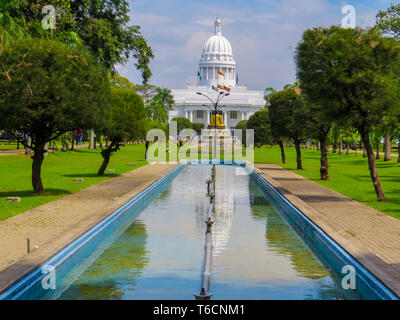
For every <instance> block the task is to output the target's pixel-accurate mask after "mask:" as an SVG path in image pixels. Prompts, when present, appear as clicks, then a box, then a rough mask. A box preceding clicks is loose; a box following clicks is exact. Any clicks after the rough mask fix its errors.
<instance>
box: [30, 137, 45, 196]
mask: <svg viewBox="0 0 400 320" xmlns="http://www.w3.org/2000/svg"><path fill="white" fill-rule="evenodd" d="M45 145H46V144H45V143H41V144H39V145H36V146H35V148H34V154H33V156H32V159H33V162H32V187H33V191H34V192H35V193H37V194H40V193H43V192H44V188H43V183H42V178H41V172H42V164H43V160H44V154H45Z"/></svg>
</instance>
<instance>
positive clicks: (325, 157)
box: [319, 135, 329, 180]
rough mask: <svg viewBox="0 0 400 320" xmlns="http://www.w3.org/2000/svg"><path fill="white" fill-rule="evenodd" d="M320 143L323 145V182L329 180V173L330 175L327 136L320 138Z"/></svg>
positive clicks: (321, 170) (321, 171) (321, 169)
mask: <svg viewBox="0 0 400 320" xmlns="http://www.w3.org/2000/svg"><path fill="white" fill-rule="evenodd" d="M320 143H321V168H320V170H319V171H320V173H321V180H329V173H328V153H327V150H326V147H327V145H326V135H322V136H320Z"/></svg>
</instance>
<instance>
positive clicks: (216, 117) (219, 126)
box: [207, 114, 226, 129]
mask: <svg viewBox="0 0 400 320" xmlns="http://www.w3.org/2000/svg"><path fill="white" fill-rule="evenodd" d="M215 121H216V123H217V129H226V126H225V125H224V124H223V120H222V116H221V115H220V114H217V115H212V116H211V123H210V124H209V125H208V127H207V128H208V129H214V128H215Z"/></svg>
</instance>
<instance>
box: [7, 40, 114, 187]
mask: <svg viewBox="0 0 400 320" xmlns="http://www.w3.org/2000/svg"><path fill="white" fill-rule="evenodd" d="M0 65H1V66H2V68H3V70H4V72H3V73H2V74H1V75H0V128H2V129H7V130H10V131H18V132H21V133H23V134H26V135H29V136H30V137H31V138H32V146H31V147H32V149H33V151H34V156H33V160H34V163H33V166H34V167H35V168H34V170H33V172H32V174H33V176H32V179H33V180H34V181H32V182H33V187H34V190H35V192H38V193H40V192H43V186H42V183H41V180H40V168H41V163H42V161H43V154H44V153H45V145H46V143H48V142H49V141H51V140H54V139H56V138H57V137H59V136H61V135H62V134H64V133H65V132H68V131H72V130H74V129H77V128H82V129H84V128H96V127H97V126H99V125H101V123H102V119H103V118H104V111H105V107H106V106H107V104H108V93H109V83H108V81H107V74H106V72H105V70H104V69H103V68H102V67H101V66H100V65H99V64H97V63H96V61H95V60H94V59H93V58H92V57H91V56H90V55H89V54H88V52H87V51H84V50H81V49H76V48H71V47H68V46H67V45H65V44H62V43H60V42H58V41H55V40H42V39H30V38H26V39H22V40H17V41H14V42H13V44H12V46H11V45H9V46H6V47H5V48H4V51H3V52H2V53H1V55H0ZM24 143H25V144H26V141H25V142H24Z"/></svg>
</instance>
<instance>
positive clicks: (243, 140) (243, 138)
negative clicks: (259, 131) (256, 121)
mask: <svg viewBox="0 0 400 320" xmlns="http://www.w3.org/2000/svg"><path fill="white" fill-rule="evenodd" d="M247 121H248V120H241V121H239V122H238V123H237V124H236V126H235V129H238V130H242V135H241V139H240V141H241V143H242V144H243V145H246V129H247ZM239 136H240V135H239Z"/></svg>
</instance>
